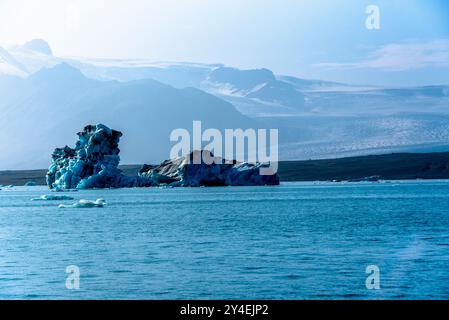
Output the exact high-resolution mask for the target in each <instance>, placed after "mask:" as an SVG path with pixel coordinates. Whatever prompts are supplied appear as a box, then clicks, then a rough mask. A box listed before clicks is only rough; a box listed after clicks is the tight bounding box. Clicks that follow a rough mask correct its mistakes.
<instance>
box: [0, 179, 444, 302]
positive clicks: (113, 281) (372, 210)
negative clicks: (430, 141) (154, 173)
mask: <svg viewBox="0 0 449 320" xmlns="http://www.w3.org/2000/svg"><path fill="white" fill-rule="evenodd" d="M46 193H49V191H48V189H47V188H45V187H15V188H12V189H8V190H5V189H3V190H1V191H0V299H21V298H32V299H47V298H48V299H75V298H81V299H112V298H126V299H393V298H394V299H415V298H424V299H430V298H432V299H444V298H446V299H447V298H449V181H412V182H405V181H402V182H390V183H347V184H340V183H284V184H282V185H281V186H277V187H223V188H222V187H216V188H185V189H161V188H146V189H116V190H86V191H79V192H73V193H70V194H68V193H67V194H68V195H70V196H72V197H73V198H75V200H79V199H89V200H95V199H97V198H104V199H105V200H106V201H107V205H106V206H105V207H103V208H76V209H75V208H74V209H70V208H65V209H60V208H58V204H60V203H65V204H70V203H73V202H74V201H70V200H68V201H30V199H31V198H35V197H39V196H41V195H43V194H46ZM69 265H76V266H78V267H79V270H80V288H79V290H69V289H67V288H66V278H67V276H68V274H66V267H67V266H69ZM368 265H376V266H378V267H379V270H380V290H368V289H367V288H366V286H365V280H366V278H367V276H368V275H369V274H366V272H365V271H366V267H367V266H368Z"/></svg>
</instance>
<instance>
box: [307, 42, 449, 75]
mask: <svg viewBox="0 0 449 320" xmlns="http://www.w3.org/2000/svg"><path fill="white" fill-rule="evenodd" d="M315 67H319V68H323V69H328V70H344V69H379V70H384V71H406V70H412V69H420V68H428V67H449V39H441V40H435V41H430V42H425V43H392V44H388V45H385V46H382V47H380V48H378V49H376V50H374V51H372V52H371V53H370V54H369V55H368V57H367V58H366V59H365V60H361V61H356V62H351V63H335V62H328V63H319V64H315Z"/></svg>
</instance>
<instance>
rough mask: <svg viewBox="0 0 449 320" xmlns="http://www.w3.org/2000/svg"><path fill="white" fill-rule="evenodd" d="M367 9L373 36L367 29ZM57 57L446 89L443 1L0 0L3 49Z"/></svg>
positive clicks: (448, 51) (448, 42)
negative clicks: (219, 66)
mask: <svg viewBox="0 0 449 320" xmlns="http://www.w3.org/2000/svg"><path fill="white" fill-rule="evenodd" d="M368 5H377V6H378V7H379V9H380V29H379V30H368V29H367V28H366V27H365V20H366V19H367V16H368V15H367V14H366V12H365V10H366V7H367V6H368ZM33 38H42V39H44V40H46V41H48V42H49V44H50V46H51V47H52V49H53V52H54V53H55V55H58V56H82V57H98V58H145V59H149V60H154V61H195V62H206V63H225V64H227V65H230V66H236V67H240V68H258V67H259V68H260V67H267V68H270V69H272V70H273V71H275V72H276V73H280V74H289V75H296V76H300V77H305V78H321V79H329V80H336V81H344V82H351V83H365V84H395V85H415V84H434V83H435V84H436V83H445V84H449V1H447V0H394V1H393V0H368V1H365V0H321V1H310V0H146V1H144V0H127V1H118V0H108V1H106V0H67V1H61V0H39V1H32V0H28V1H24V0H0V44H2V45H7V44H17V43H24V42H26V41H28V40H31V39H33Z"/></svg>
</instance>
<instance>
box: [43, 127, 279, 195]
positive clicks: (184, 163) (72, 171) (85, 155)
mask: <svg viewBox="0 0 449 320" xmlns="http://www.w3.org/2000/svg"><path fill="white" fill-rule="evenodd" d="M121 136H122V133H121V132H120V131H116V130H112V129H110V128H108V127H107V126H105V125H103V124H97V125H88V126H86V127H85V128H84V130H83V131H81V132H79V133H78V137H79V140H78V142H77V143H76V146H75V148H70V147H68V146H65V147H64V148H57V149H55V151H54V152H53V155H52V158H53V164H52V165H51V166H50V168H49V169H48V172H47V185H48V186H49V187H50V188H51V189H52V190H54V191H60V190H64V191H68V190H71V189H94V188H131V187H157V186H169V187H201V186H259V185H278V184H279V176H278V175H277V174H276V173H274V174H272V175H261V174H260V170H261V169H262V168H267V167H269V164H264V163H254V164H252V163H242V162H237V161H228V160H225V159H222V158H219V157H214V155H213V154H212V153H211V152H209V151H207V150H196V151H193V152H191V153H190V154H188V155H187V156H184V157H180V158H177V159H172V160H166V161H164V162H162V163H161V164H160V165H158V166H153V165H144V166H143V167H142V168H141V170H140V171H139V174H138V175H136V176H126V175H124V174H123V173H122V171H121V170H120V169H119V168H118V165H119V162H120V157H119V153H120V149H119V148H118V144H119V140H120V137H121ZM204 158H207V159H209V160H210V161H207V163H206V162H204V161H203V159H204ZM194 160H195V161H194ZM198 160H199V161H198Z"/></svg>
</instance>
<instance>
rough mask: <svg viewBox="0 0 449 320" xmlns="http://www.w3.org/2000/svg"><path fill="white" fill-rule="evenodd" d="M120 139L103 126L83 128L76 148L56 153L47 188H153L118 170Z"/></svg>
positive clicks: (66, 147)
mask: <svg viewBox="0 0 449 320" xmlns="http://www.w3.org/2000/svg"><path fill="white" fill-rule="evenodd" d="M121 136H122V133H121V132H120V131H116V130H112V129H110V128H108V127H107V126H105V125H103V124H97V125H88V126H86V127H84V129H83V131H81V132H79V133H78V137H79V139H78V142H77V143H76V146H75V148H70V147H68V146H65V147H64V148H56V149H55V151H54V152H53V155H52V158H53V164H52V165H51V166H50V168H49V169H48V172H47V176H46V180H47V185H48V186H49V187H50V188H51V189H57V190H61V189H62V190H67V189H93V188H124V187H144V186H150V185H151V183H149V182H148V181H146V180H145V179H142V178H141V177H138V176H125V175H124V174H123V173H122V171H121V170H120V169H118V164H119V162H120V157H119V153H120V149H119V148H118V143H119V140H120V137H121Z"/></svg>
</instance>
